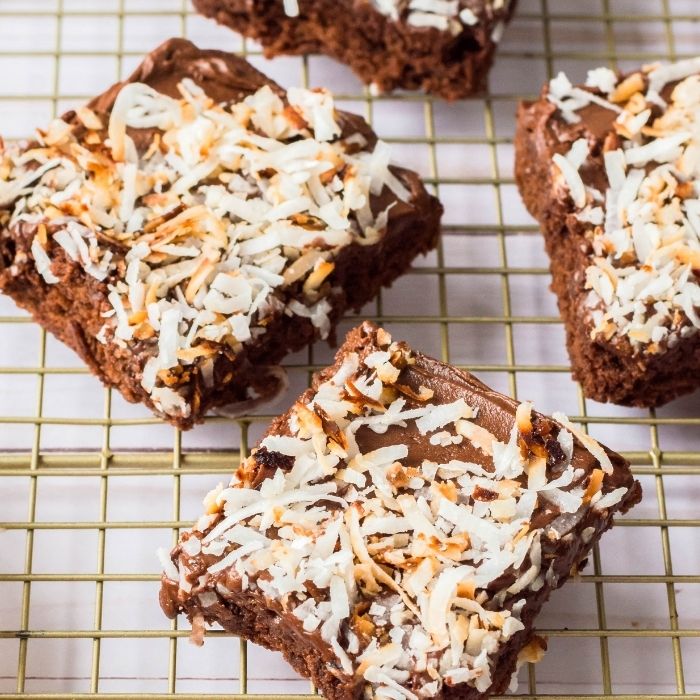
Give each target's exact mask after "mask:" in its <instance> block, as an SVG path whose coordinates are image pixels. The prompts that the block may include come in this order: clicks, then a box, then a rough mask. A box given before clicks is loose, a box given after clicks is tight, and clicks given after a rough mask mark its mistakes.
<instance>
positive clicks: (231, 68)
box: [0, 39, 442, 428]
mask: <svg viewBox="0 0 700 700" xmlns="http://www.w3.org/2000/svg"><path fill="white" fill-rule="evenodd" d="M0 148H1V149H2V150H1V151H0V290H2V291H3V292H5V293H6V294H9V295H10V296H11V297H12V298H13V299H14V300H15V301H16V303H17V304H18V305H20V306H22V307H24V308H26V309H28V310H29V311H30V312H31V313H32V315H33V316H34V318H35V319H36V320H37V321H38V322H39V323H41V324H42V325H43V326H44V327H45V328H46V329H47V330H49V331H51V332H52V333H53V334H54V335H56V336H57V337H58V338H59V339H61V340H62V341H63V342H65V343H66V344H67V345H69V346H70V347H71V348H73V350H75V351H76V352H77V353H78V354H79V355H80V356H81V357H82V358H83V360H84V361H85V362H86V363H87V364H88V366H89V367H90V369H91V370H92V371H93V372H94V373H95V374H97V375H98V376H99V377H100V378H101V379H102V380H103V381H104V382H105V384H107V385H109V386H113V387H115V388H117V389H119V390H120V391H121V393H122V394H123V395H124V396H125V397H126V398H127V399H128V400H129V401H140V402H143V403H144V404H146V405H147V406H148V407H149V408H151V409H152V410H153V411H155V412H156V413H157V414H158V415H160V416H162V417H163V418H165V419H167V420H169V421H171V422H172V423H174V424H175V425H177V426H179V427H181V428H189V427H191V426H192V425H193V424H194V423H196V422H198V421H201V420H202V419H203V417H204V414H205V413H206V412H207V411H208V410H209V409H212V408H217V407H219V408H221V407H226V410H227V411H228V412H229V413H231V412H238V413H240V412H241V411H245V410H247V409H249V408H250V407H251V405H252V404H253V403H255V402H257V401H260V400H264V399H269V398H271V397H272V396H273V395H275V394H276V393H278V392H279V391H280V389H281V388H283V387H284V373H283V372H282V370H281V369H280V368H279V366H278V363H279V362H280V360H281V359H282V358H283V357H284V355H286V354H287V353H288V352H290V351H294V350H299V349H301V348H303V347H304V346H306V345H308V344H309V343H311V342H312V341H313V340H314V339H316V338H319V337H321V338H326V337H329V336H331V335H332V333H333V328H334V326H335V324H336V322H337V321H338V319H339V318H340V317H341V316H342V314H343V313H344V312H345V311H346V310H347V309H349V308H356V309H357V308H360V307H361V306H362V305H363V304H365V303H366V302H367V301H369V300H370V299H372V298H373V297H374V296H375V295H376V294H377V292H378V290H379V289H380V287H381V286H382V285H387V284H390V283H391V282H392V281H393V280H394V279H396V277H397V276H399V275H400V274H401V273H403V272H404V271H405V270H406V269H407V268H408V267H409V266H410V264H411V261H412V260H413V259H414V258H415V257H416V256H417V255H418V254H419V253H425V252H427V251H428V250H429V249H430V248H432V247H433V246H434V245H435V244H436V242H437V237H438V234H439V221H440V216H441V213H442V207H441V206H440V204H439V202H438V201H437V199H435V198H434V197H432V196H431V195H429V194H428V193H427V192H426V190H425V188H424V187H423V184H422V183H421V180H420V178H419V177H418V175H416V174H415V173H414V172H411V171H409V170H405V169H402V168H397V167H394V166H392V165H390V161H389V152H388V147H387V146H386V145H385V144H384V143H382V142H381V141H378V140H377V138H376V136H375V134H374V133H373V132H372V130H371V129H370V127H369V126H368V125H367V123H366V122H365V121H364V120H363V119H361V118H360V117H358V116H355V115H352V114H348V113H345V112H340V111H338V110H337V109H336V107H335V104H334V100H333V97H332V96H331V94H330V93H328V92H326V91H324V90H302V89H296V88H292V89H290V90H289V91H288V92H285V91H284V90H282V88H280V87H279V86H278V85H276V84H275V83H273V82H272V81H270V80H269V79H268V78H266V77H265V76H264V75H263V74H262V73H259V72H258V71H257V70H255V69H254V68H253V67H252V66H251V65H250V64H248V63H247V62H246V61H244V60H243V59H241V58H239V57H237V56H234V55H232V54H227V53H224V52H221V51H205V50H200V49H198V48H197V47H196V46H194V44H192V43H190V42H188V41H185V40H184V39H172V40H170V41H168V42H166V43H165V44H163V45H162V46H160V47H159V48H157V49H156V50H155V51H153V52H152V53H151V54H149V55H148V56H147V57H146V59H145V60H144V62H143V63H142V64H141V65H140V66H139V67H138V68H137V69H136V71H135V72H134V73H133V75H131V77H130V78H129V79H128V80H126V81H125V82H123V83H118V84H117V85H114V86H113V87H112V88H111V89H109V90H108V91H107V92H106V93H104V94H103V95H101V96H99V97H97V98H95V99H94V100H93V101H92V102H91V103H90V104H89V105H88V106H87V107H83V108H81V109H78V110H77V111H76V112H69V113H68V114H66V115H64V117H63V118H62V119H57V120H54V121H52V122H51V123H50V124H49V125H48V127H47V128H46V129H45V130H39V132H38V135H37V138H36V140H34V141H32V142H31V143H28V144H23V145H17V144H13V145H6V146H4V147H2V145H1V144H0Z"/></svg>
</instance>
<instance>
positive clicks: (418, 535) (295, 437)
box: [165, 330, 627, 699]
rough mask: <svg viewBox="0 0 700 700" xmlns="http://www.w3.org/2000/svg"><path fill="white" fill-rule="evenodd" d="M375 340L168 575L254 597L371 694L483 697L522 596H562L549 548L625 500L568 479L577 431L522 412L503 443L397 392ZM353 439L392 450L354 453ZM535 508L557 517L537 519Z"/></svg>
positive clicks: (519, 626) (298, 410)
mask: <svg viewBox="0 0 700 700" xmlns="http://www.w3.org/2000/svg"><path fill="white" fill-rule="evenodd" d="M377 343H378V344H379V349H378V350H376V349H375V350H373V351H371V352H367V351H366V350H365V351H361V352H359V353H358V352H351V353H348V354H346V355H345V357H344V360H343V361H342V364H341V365H340V367H339V369H337V371H336V372H335V374H334V375H333V376H332V377H330V378H329V379H328V380H327V381H325V382H324V383H322V384H321V385H320V386H318V388H317V389H316V391H315V393H313V395H312V396H311V397H310V398H309V399H308V401H304V402H299V403H297V404H296V405H295V406H294V407H293V409H292V410H291V412H290V414H288V415H289V418H288V422H287V426H286V428H285V429H284V430H281V431H278V432H276V433H274V434H270V435H268V436H267V437H266V438H264V439H263V440H262V442H261V443H260V446H259V447H258V448H257V450H256V451H254V452H253V454H252V456H251V457H250V458H249V459H248V460H247V462H245V463H244V464H243V465H242V467H241V469H240V470H239V471H238V473H237V475H236V476H235V477H234V479H233V481H232V482H231V484H230V486H229V487H228V488H226V489H223V490H221V489H220V488H219V489H218V490H217V491H215V492H214V493H213V494H212V495H211V496H210V497H209V498H208V500H207V503H208V507H207V511H208V512H211V504H212V502H213V501H215V502H216V504H217V505H218V509H219V513H218V518H217V520H216V521H215V524H213V527H211V528H210V529H209V530H208V531H207V532H206V533H201V532H200V531H198V530H197V529H195V530H193V531H192V532H189V533H185V534H184V535H183V538H182V540H181V545H180V554H179V556H178V557H177V559H176V562H177V564H178V567H179V570H178V571H174V570H173V568H172V567H171V566H169V565H168V562H166V569H165V576H166V577H168V578H169V579H170V580H171V581H173V582H178V581H179V582H180V583H179V586H180V588H182V586H183V583H182V582H183V581H184V582H185V583H184V585H185V587H189V586H191V585H192V584H193V582H194V586H195V589H194V593H197V592H198V589H197V588H196V587H197V586H201V587H202V590H204V589H206V590H207V591H209V590H212V589H214V590H218V587H219V586H220V585H225V587H226V588H227V589H228V590H232V588H235V589H236V590H239V589H240V588H242V590H243V591H246V595H249V594H250V595H257V596H262V597H264V599H265V600H266V601H267V603H266V604H267V605H268V606H269V607H271V608H272V609H274V610H277V611H279V612H280V613H282V614H284V615H286V616H289V618H290V619H293V620H296V623H295V624H296V625H297V626H298V627H299V629H300V630H301V631H303V632H304V633H308V634H312V635H319V636H320V638H321V639H322V640H323V641H324V642H325V643H326V644H327V645H328V646H329V647H330V648H331V649H332V650H333V653H334V655H335V657H336V664H337V668H338V671H339V672H340V673H343V674H346V675H349V676H350V675H355V676H359V677H361V678H363V679H364V681H365V682H366V688H367V693H368V697H376V698H398V699H401V698H429V697H434V696H435V695H437V694H438V693H439V692H440V690H441V688H442V687H443V686H444V685H447V686H451V685H455V684H462V683H465V684H467V685H469V686H471V687H474V688H476V689H477V690H478V691H479V692H485V691H486V690H487V689H488V688H489V686H490V685H491V682H492V681H491V679H492V673H493V670H494V665H495V664H496V663H497V660H498V656H499V651H500V649H501V647H502V645H503V644H504V643H506V642H507V641H508V640H509V639H510V638H511V637H512V636H513V635H514V634H517V633H518V632H519V631H521V630H523V629H524V624H523V622H522V620H521V614H522V610H523V607H524V605H525V598H524V595H525V594H526V592H535V591H538V590H540V589H541V588H542V586H543V585H544V584H545V579H546V581H547V583H556V581H557V576H558V574H557V572H556V571H555V569H554V567H553V566H551V565H550V561H549V560H548V559H547V557H546V556H545V554H544V547H545V546H546V542H548V541H552V540H556V539H558V538H559V537H560V536H564V535H565V534H566V533H567V532H568V531H569V530H570V529H571V525H570V524H569V525H568V527H567V525H566V523H567V522H568V523H571V522H577V521H578V519H580V518H583V517H585V516H586V511H587V510H588V509H591V508H598V509H601V510H602V509H603V508H614V507H615V506H616V505H617V504H619V503H620V502H621V500H622V499H623V497H624V496H625V494H626V492H627V489H626V488H620V489H612V487H611V486H610V485H609V484H604V478H603V474H604V470H606V471H607V468H606V467H607V464H603V463H602V462H601V463H600V467H601V468H600V469H592V470H590V472H588V471H586V470H584V469H580V468H575V467H574V465H573V455H574V444H575V443H574V440H575V438H574V436H573V435H572V433H571V432H569V430H567V428H565V427H564V426H563V425H561V424H559V423H556V422H554V421H550V420H549V419H546V418H544V417H542V416H539V415H538V414H534V412H533V411H532V406H531V405H530V404H529V403H523V404H520V406H519V408H518V411H517V414H516V416H515V419H514V420H513V424H512V429H511V431H510V437H509V439H508V441H507V442H501V441H499V440H498V439H497V438H496V436H494V435H493V434H492V433H490V432H489V431H488V430H487V429H486V428H485V427H484V426H483V425H480V424H479V412H478V411H477V410H476V409H475V408H474V407H471V406H469V405H468V404H467V403H466V402H465V401H464V399H458V400H456V401H452V402H450V403H443V404H435V403H433V402H432V401H431V399H432V396H431V394H430V392H429V391H425V392H423V393H422V395H421V396H420V397H418V398H412V397H411V396H409V395H408V394H407V392H406V391H405V390H402V388H401V387H404V386H405V383H404V382H405V381H406V378H405V376H406V371H405V368H407V367H409V368H410V367H411V366H412V365H413V364H415V362H416V356H415V355H414V353H413V352H412V351H411V350H410V349H409V348H408V347H407V346H405V345H404V344H401V343H395V342H392V340H391V337H390V336H389V334H388V333H386V332H385V331H381V330H380V331H379V332H378V333H377ZM392 370H393V371H392ZM402 379H403V382H402ZM414 393H417V392H414ZM562 418H563V419H564V420H566V419H565V418H564V417H562ZM468 426H472V428H473V429H469V428H468ZM391 428H398V430H394V431H392V432H391V433H389V434H387V431H388V430H389V429H391ZM409 430H410V431H415V433H416V434H417V436H419V437H418V439H419V440H424V441H425V442H426V443H427V442H428V441H429V442H430V444H431V445H433V447H431V455H434V458H433V459H432V460H428V459H423V460H422V461H417V460H415V459H411V457H410V456H409V448H408V447H407V445H406V444H404V443H402V442H400V441H399V442H395V441H394V439H392V438H391V437H390V435H393V436H396V438H395V439H396V440H400V439H401V436H402V435H403V432H404V431H409ZM363 431H364V434H365V435H366V434H367V431H369V432H370V433H372V432H373V433H377V434H387V435H386V437H385V438H384V439H383V440H382V441H381V443H380V444H381V445H382V446H380V447H376V446H375V447H374V448H373V449H371V450H369V451H367V450H365V451H362V450H361V449H360V447H359V445H360V444H363V443H364V439H365V438H362V435H363ZM433 436H439V438H438V440H437V441H433V440H432V437H433ZM445 436H453V437H456V436H464V440H465V441H472V442H473V445H474V447H475V448H476V449H477V450H481V452H479V454H480V455H481V456H480V457H479V459H478V463H477V462H470V461H460V460H457V459H454V458H452V459H448V458H444V459H442V458H441V453H442V455H443V456H444V454H445V453H444V452H443V451H442V449H441V447H440V445H447V449H454V448H452V447H451V444H452V442H453V441H447V440H446V437H445ZM589 440H590V442H587V443H586V444H585V445H584V447H585V448H586V449H588V450H589V451H590V452H591V454H593V455H594V456H596V459H598V456H604V459H605V460H608V457H607V455H606V454H605V453H604V451H603V450H602V448H601V447H600V446H599V445H598V444H597V443H595V442H594V441H593V440H591V439H590V438H589ZM579 449H580V448H579ZM471 453H472V452H469V454H471ZM601 453H602V455H601ZM608 462H609V460H608ZM273 464H275V465H280V466H278V467H277V468H275V469H273V470H272V471H271V472H270V471H267V465H273ZM263 468H264V469H265V472H264V473H265V475H267V478H265V479H264V480H262V481H261V482H260V483H259V484H258V485H257V486H255V488H253V486H252V483H253V479H255V478H256V475H257V474H258V472H259V470H260V469H263ZM543 510H545V511H547V512H549V513H550V515H551V517H550V518H549V519H547V518H545V519H542V518H540V519H539V520H536V519H535V514H536V511H537V512H538V513H542V512H543ZM537 522H541V523H547V524H542V525H538V524H537ZM193 538H196V539H198V540H199V539H201V552H202V554H203V555H211V557H208V558H207V560H206V561H207V564H208V569H207V572H206V574H205V575H204V576H200V574H201V572H202V569H201V567H200V566H199V565H198V566H197V573H196V574H194V573H191V571H190V569H189V566H191V562H190V560H189V557H190V553H191V552H193V551H199V548H200V545H199V544H197V545H195V546H193V545H191V544H189V542H190V541H191V540H192V539H193ZM567 573H568V572H567Z"/></svg>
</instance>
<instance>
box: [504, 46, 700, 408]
mask: <svg viewBox="0 0 700 700" xmlns="http://www.w3.org/2000/svg"><path fill="white" fill-rule="evenodd" d="M699 129H700V58H694V59H689V60H684V61H680V62H678V63H674V64H671V65H659V64H654V65H650V66H645V67H644V68H642V69H640V70H638V71H635V72H633V73H630V74H628V75H625V76H620V75H618V74H616V73H614V72H612V71H611V70H609V69H607V68H598V69H596V70H593V71H590V72H589V74H588V79H587V81H586V84H585V85H583V86H580V87H576V86H574V85H572V84H571V82H570V81H569V80H568V79H567V77H566V76H565V75H564V74H562V73H560V74H559V75H558V76H557V77H556V78H554V79H553V80H552V81H551V82H550V83H549V85H547V86H545V88H544V89H543V91H542V95H541V97H540V99H539V100H537V101H536V102H531V103H524V104H522V105H521V106H520V109H519V111H518V131H517V135H516V141H515V147H516V165H515V170H516V179H517V182H518V186H519V188H520V192H521V194H522V196H523V199H524V201H525V204H526V206H527V208H528V209H529V210H530V212H531V213H532V215H533V216H534V217H535V218H536V219H538V221H539V222H540V224H541V227H542V232H543V233H544V238H545V245H546V248H547V252H548V253H549V256H550V259H551V271H552V278H553V282H552V289H553V290H554V292H555V293H556V295H557V297H558V300H559V310H560V312H561V315H562V317H563V320H564V323H565V326H566V335H567V345H568V349H569V354H570V356H571V364H572V367H573V374H574V377H575V379H577V380H578V381H579V382H580V383H581V384H582V386H583V391H584V393H585V394H586V395H587V396H589V397H591V398H593V399H596V400H598V401H612V402H614V403H619V404H625V405H632V406H658V405H660V404H663V403H665V402H667V401H669V400H671V399H673V398H674V397H676V396H678V395H680V394H684V393H687V392H690V391H693V390H694V389H696V388H697V387H699V386H700V333H698V330H700V138H699V136H698V134H699V133H700V132H699Z"/></svg>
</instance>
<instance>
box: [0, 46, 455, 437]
mask: <svg viewBox="0 0 700 700" xmlns="http://www.w3.org/2000/svg"><path fill="white" fill-rule="evenodd" d="M185 77H189V78H191V79H192V80H194V81H195V82H197V83H199V84H200V85H201V86H202V87H204V88H205V90H206V91H207V92H208V94H210V96H212V97H213V98H214V99H217V100H219V101H226V100H240V99H242V98H244V97H245V96H246V95H249V94H252V93H254V92H255V91H256V90H258V89H259V88H260V87H262V86H264V85H269V86H271V87H272V88H273V89H274V90H276V91H278V92H280V93H281V92H282V89H281V88H280V87H279V86H277V85H275V84H274V83H273V82H272V81H270V80H269V79H268V78H266V77H265V76H264V75H263V74H262V73H260V72H258V71H257V70H255V69H254V68H253V67H252V66H250V65H249V64H248V63H247V62H246V61H244V60H243V59H241V58H239V57H237V56H234V55H232V54H228V53H225V52H222V51H203V50H200V49H198V48H197V47H195V46H194V44H192V43H191V42H189V41H186V40H184V39H171V40H170V41H167V42H166V43H164V44H163V45H162V46H160V47H159V48H157V49H156V50H155V51H153V52H152V53H151V54H149V56H148V57H147V58H146V59H145V60H144V62H143V63H142V65H141V66H139V68H137V69H136V71H135V72H134V73H133V74H132V75H131V76H130V77H129V79H128V80H127V81H125V83H118V84H117V85H115V86H113V87H112V88H110V89H109V90H108V91H107V92H105V93H104V94H103V95H101V96H99V97H96V98H95V99H94V100H92V101H91V102H90V104H89V106H90V107H91V108H92V109H93V110H94V111H95V112H96V113H97V114H107V113H109V111H110V110H111V108H112V105H113V103H114V100H115V99H116V96H117V94H118V93H119V90H120V89H121V87H122V86H123V85H125V84H126V83H129V82H143V83H146V84H148V85H151V86H152V87H154V88H156V89H157V90H159V91H161V92H163V93H165V94H168V95H170V96H179V95H178V93H177V88H176V86H177V83H178V82H179V81H180V80H182V79H183V78H185ZM64 118H65V119H66V121H68V122H72V123H75V116H74V113H72V112H69V113H68V114H66V115H65V116H64ZM339 118H340V121H341V124H342V126H343V128H344V130H346V131H348V133H353V132H359V133H362V134H363V135H364V136H365V137H366V138H367V139H368V141H369V143H370V144H372V143H374V141H376V136H375V135H374V133H373V132H372V131H371V129H370V128H369V126H368V125H367V124H366V122H364V120H362V119H361V118H360V117H358V116H356V115H351V114H345V113H343V114H341V115H339ZM393 170H394V174H395V175H397V176H398V177H399V178H400V179H401V181H402V182H403V184H404V185H405V186H406V188H407V189H408V190H409V191H410V193H411V197H412V198H411V201H410V202H398V203H397V204H396V206H394V207H393V209H391V211H390V212H389V219H388V225H387V228H386V232H385V234H384V235H383V236H382V237H381V238H380V240H379V241H378V242H377V243H375V244H373V245H360V244H357V243H354V244H351V245H349V246H346V247H345V248H344V249H343V250H342V251H341V252H340V253H339V254H338V256H337V257H336V259H335V269H334V270H333V272H332V273H331V274H330V276H329V277H328V279H327V283H328V285H329V287H330V292H329V296H328V301H329V303H330V304H331V306H332V310H331V311H330V312H329V318H330V321H331V324H332V326H334V325H335V324H336V323H337V321H338V320H339V319H340V318H341V317H342V315H343V313H344V312H345V311H346V310H347V309H356V310H359V309H360V308H361V307H362V306H363V305H364V304H365V303H367V302H368V301H369V300H371V299H372V298H373V297H374V296H376V294H377V293H378V291H379V289H380V288H381V287H382V286H386V285H390V284H391V283H392V282H393V281H394V280H395V279H396V278H397V277H399V276H400V275H401V274H402V273H404V272H405V271H406V269H407V268H408V267H410V264H411V262H412V260H413V259H414V258H415V257H416V256H417V255H418V254H420V253H426V252H428V251H429V250H430V249H432V248H433V247H434V246H435V245H436V244H437V239H438V235H439V226H440V216H441V214H442V207H441V205H440V203H439V202H438V200H437V199H436V198H435V197H432V196H431V195H429V194H428V193H427V192H426V190H425V188H424V186H423V185H422V183H421V181H420V179H419V178H418V176H417V175H416V174H415V173H413V172H411V171H408V170H404V169H401V168H395V169H393ZM390 201H391V200H390ZM384 206H386V202H384ZM33 237H34V231H33V229H32V227H30V226H29V225H28V224H22V225H21V226H18V227H15V228H14V229H12V230H7V229H5V230H2V231H0V290H2V291H3V292H4V293H6V294H8V295H9V296H11V297H12V298H13V300H14V301H15V303H17V305H18V306H20V307H21V308H24V309H26V310H27V311H29V312H30V313H31V314H32V316H33V317H34V319H35V320H36V321H37V322H38V323H39V324H41V325H42V326H43V327H45V328H46V329H47V330H48V331H50V332H51V333H53V334H54V335H55V336H56V337H57V338H59V339H60V340H61V341H63V342H64V343H66V344H67V345H68V346H69V347H71V348H72V349H73V350H74V351H75V352H76V353H77V354H78V355H80V357H81V358H82V359H83V360H84V361H85V363H86V364H87V365H88V367H89V368H90V369H91V371H93V372H94V373H95V374H96V375H97V376H98V377H99V378H100V379H101V380H102V381H103V382H104V383H105V384H106V385H107V386H110V387H114V388H116V389H118V390H119V391H120V392H121V393H122V394H123V396H124V397H125V398H126V399H127V400H128V401H131V402H141V403H144V404H145V405H146V406H148V407H149V408H150V409H151V410H152V411H154V412H155V413H156V414H158V415H160V416H161V417H163V418H165V419H166V420H169V421H170V422H171V423H173V424H174V425H176V426H177V427H179V428H182V429H188V428H191V427H192V426H193V425H194V424H195V423H198V422H201V421H202V420H203V419H204V415H205V414H206V413H207V411H210V410H212V409H216V408H219V407H223V408H225V407H227V406H233V407H234V408H235V410H236V411H237V412H240V411H241V409H246V408H249V407H250V405H251V403H252V401H251V393H252V397H253V400H254V399H255V397H259V398H260V399H261V400H269V399H271V398H273V397H274V396H275V395H276V394H277V393H279V391H280V389H281V388H282V389H283V388H284V382H283V381H282V379H281V376H280V369H279V368H278V367H276V365H277V364H278V363H279V362H280V360H281V359H282V358H283V357H284V356H285V355H286V354H288V353H289V352H294V351H296V350H300V349H301V348H303V347H305V346H306V345H308V344H309V343H311V342H313V341H314V340H315V339H316V338H318V336H319V331H318V329H317V328H316V327H314V325H313V324H312V322H311V321H310V319H308V318H303V317H299V316H295V317H293V318H290V317H288V316H285V315H283V314H277V315H275V316H274V317H273V319H272V321H271V322H270V324H269V325H268V326H267V328H266V332H265V333H264V334H263V335H261V336H260V337H259V338H257V339H255V340H252V341H250V342H249V343H246V344H245V345H244V347H243V350H242V351H241V352H238V353H234V352H233V351H231V352H229V351H228V349H227V348H226V347H223V348H222V352H221V353H220V354H219V355H218V356H217V360H216V362H215V365H214V371H213V385H212V386H211V387H208V386H205V384H204V381H203V378H202V375H201V373H200V371H199V368H198V366H197V365H193V366H192V367H191V379H190V382H189V388H188V390H189V395H188V397H187V401H188V403H189V404H190V406H191V411H190V415H189V416H186V417H184V416H173V415H168V414H165V413H162V412H160V411H159V410H158V409H157V408H156V406H155V405H154V403H153V400H152V398H151V395H150V394H149V393H148V392H147V391H146V390H145V389H144V388H143V386H142V385H141V374H142V369H143V365H144V363H145V359H146V358H147V355H148V353H149V352H152V347H153V346H152V344H150V345H149V344H148V343H146V342H141V343H138V344H136V345H135V346H133V347H132V346H129V347H127V348H120V347H119V346H117V345H116V344H114V343H109V344H106V345H105V344H102V343H100V342H99V341H98V340H97V339H96V336H97V335H98V333H99V331H100V328H101V327H102V325H103V323H104V318H103V317H102V316H101V314H102V313H107V312H110V311H111V309H112V307H111V304H110V303H109V301H108V298H107V297H108V293H109V290H108V289H107V284H106V283H102V282H98V281H97V280H96V279H95V278H93V277H92V276H90V275H89V274H87V273H86V272H85V271H84V269H83V268H82V267H81V265H80V264H79V263H78V262H74V261H72V260H71V259H70V258H69V257H68V255H67V254H66V253H65V251H64V250H63V249H62V248H61V247H59V246H58V245H54V246H53V250H52V253H51V257H52V259H53V260H55V261H56V262H55V263H54V265H53V268H52V269H53V272H54V274H55V275H56V276H57V277H58V278H59V282H58V283H56V284H47V283H46V282H45V281H44V279H43V278H42V276H41V275H40V274H39V272H38V271H37V269H36V266H35V264H34V261H33V259H32V256H31V252H30V246H31V242H32V239H33ZM18 252H21V253H23V260H24V263H23V264H22V265H21V267H18V265H17V257H16V256H17V253H18ZM107 281H109V280H107ZM331 336H332V332H331ZM250 390H252V392H251V391H250Z"/></svg>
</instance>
